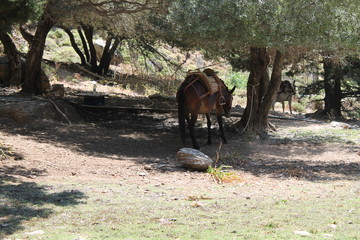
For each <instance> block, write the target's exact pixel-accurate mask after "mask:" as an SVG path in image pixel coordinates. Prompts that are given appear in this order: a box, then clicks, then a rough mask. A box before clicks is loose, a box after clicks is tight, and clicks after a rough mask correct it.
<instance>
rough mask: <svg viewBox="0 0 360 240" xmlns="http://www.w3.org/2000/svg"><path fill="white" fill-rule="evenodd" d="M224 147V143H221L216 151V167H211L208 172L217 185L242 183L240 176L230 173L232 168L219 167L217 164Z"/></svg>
mask: <svg viewBox="0 0 360 240" xmlns="http://www.w3.org/2000/svg"><path fill="white" fill-rule="evenodd" d="M221 147H222V143H220V145H219V148H218V150H217V151H216V160H215V163H214V167H212V166H209V168H208V169H207V172H208V173H209V174H210V176H211V178H212V179H213V180H214V182H216V183H219V184H221V183H232V182H242V181H243V179H242V178H241V177H240V176H238V175H237V174H236V173H235V172H230V171H229V170H230V169H232V166H226V165H220V166H219V167H217V166H216V165H217V163H218V162H219V159H220V150H221Z"/></svg>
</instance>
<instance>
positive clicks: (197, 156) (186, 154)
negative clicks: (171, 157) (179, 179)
mask: <svg viewBox="0 0 360 240" xmlns="http://www.w3.org/2000/svg"><path fill="white" fill-rule="evenodd" d="M176 158H177V160H178V161H179V162H180V163H181V164H182V166H183V167H185V168H189V169H193V170H199V171H205V170H207V169H208V167H209V166H211V164H212V162H213V161H212V160H211V158H209V157H208V156H207V155H205V154H204V153H202V152H200V151H199V150H196V149H193V148H181V149H180V150H179V151H178V152H177V153H176Z"/></svg>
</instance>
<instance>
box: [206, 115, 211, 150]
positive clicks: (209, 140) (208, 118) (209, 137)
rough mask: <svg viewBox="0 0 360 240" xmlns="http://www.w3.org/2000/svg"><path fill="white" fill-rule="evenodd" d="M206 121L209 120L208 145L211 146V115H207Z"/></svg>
mask: <svg viewBox="0 0 360 240" xmlns="http://www.w3.org/2000/svg"><path fill="white" fill-rule="evenodd" d="M205 115H206V120H207V130H208V140H207V144H208V145H210V144H211V143H212V141H211V119H210V113H206V114H205Z"/></svg>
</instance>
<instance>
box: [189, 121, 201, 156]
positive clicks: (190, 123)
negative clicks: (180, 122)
mask: <svg viewBox="0 0 360 240" xmlns="http://www.w3.org/2000/svg"><path fill="white" fill-rule="evenodd" d="M196 120H197V114H191V118H190V121H189V124H188V126H189V132H190V137H191V141H192V144H193V148H195V149H200V146H199V144H198V143H197V141H196V138H195V130H194V128H195V123H196Z"/></svg>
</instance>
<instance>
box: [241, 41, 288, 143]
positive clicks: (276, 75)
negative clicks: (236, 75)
mask: <svg viewBox="0 0 360 240" xmlns="http://www.w3.org/2000/svg"><path fill="white" fill-rule="evenodd" d="M283 59H284V57H283V54H282V53H281V52H280V51H276V55H275V59H274V63H273V70H272V75H271V80H270V81H269V75H268V72H267V68H268V65H269V63H270V60H269V54H268V52H267V50H266V48H251V49H250V62H251V64H250V75H249V79H248V86H247V104H246V107H245V110H244V114H243V117H242V118H241V120H240V121H239V122H237V123H236V124H235V127H236V128H237V129H238V130H239V131H241V132H242V133H246V134H249V135H254V134H256V135H259V136H260V137H264V138H265V137H267V136H268V113H269V110H270V108H271V105H272V102H273V100H274V98H275V94H276V92H277V91H278V89H279V86H280V83H281V71H282V66H283Z"/></svg>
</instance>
